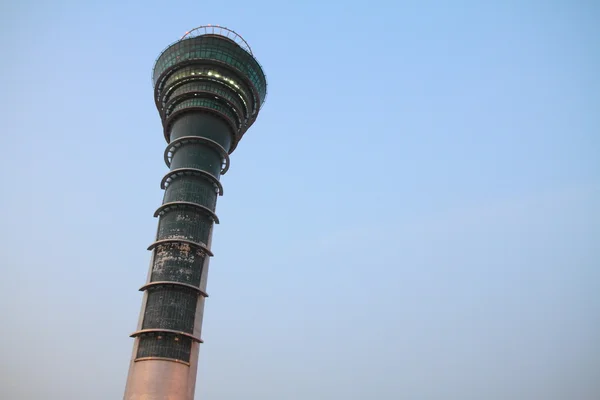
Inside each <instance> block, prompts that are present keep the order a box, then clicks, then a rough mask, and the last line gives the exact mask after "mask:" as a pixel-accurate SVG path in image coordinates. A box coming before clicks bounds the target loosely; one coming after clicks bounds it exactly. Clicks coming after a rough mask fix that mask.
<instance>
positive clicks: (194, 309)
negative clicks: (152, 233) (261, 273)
mask: <svg viewBox="0 0 600 400" xmlns="http://www.w3.org/2000/svg"><path fill="white" fill-rule="evenodd" d="M152 80H153V85H154V100H155V102H156V107H157V108H158V112H159V113H160V117H161V120H162V125H163V132H164V136H165V140H166V141H167V148H166V149H165V153H164V161H165V163H166V164H167V167H168V168H169V172H167V174H166V175H165V176H164V177H163V178H162V181H161V182H160V186H161V188H162V189H164V191H165V192H164V198H163V203H162V205H161V206H160V207H158V209H157V210H156V212H155V213H154V216H155V217H158V230H157V233H156V240H155V241H154V243H152V244H151V245H150V246H149V247H148V250H150V251H151V252H152V257H151V262H150V271H149V273H148V278H147V280H146V283H145V284H144V285H143V286H142V287H141V288H140V290H141V291H143V292H144V297H143V301H142V310H141V312H140V318H139V322H138V327H137V330H136V331H135V332H133V333H132V334H131V337H133V338H135V342H134V345H133V355H132V358H131V364H130V367H129V375H128V378H127V385H126V388H125V396H124V399H125V400H167V399H168V400H192V399H193V398H194V389H195V384H196V374H197V368H198V354H199V347H200V343H202V339H201V332H202V315H203V311H204V300H205V299H206V297H208V294H207V293H206V277H207V274H208V264H209V259H210V257H212V256H213V253H212V252H211V250H210V247H211V237H212V229H213V225H214V224H215V223H216V224H218V223H219V218H218V217H217V215H216V214H215V206H216V202H217V197H218V196H220V195H223V186H222V185H221V183H220V177H221V175H223V174H225V173H226V172H227V170H228V169H229V165H230V162H229V156H230V154H231V153H232V152H233V150H234V149H235V148H236V146H237V145H238V143H239V141H240V139H241V138H242V136H243V135H244V133H245V132H246V131H247V130H248V128H250V126H251V125H252V124H253V123H254V121H255V120H256V118H257V116H258V113H259V110H260V108H261V106H262V104H263V102H264V100H265V96H266V93H267V82H266V78H265V74H264V73H263V70H262V67H261V66H260V64H259V63H258V61H257V60H256V59H255V58H254V56H253V54H252V50H251V48H250V46H249V45H248V43H247V42H246V41H245V40H244V39H243V38H242V37H241V36H240V35H238V34H237V33H235V32H234V31H232V30H230V29H227V28H224V27H220V26H214V25H212V26H211V25H208V26H201V27H198V28H195V29H193V30H191V31H189V32H187V33H186V34H185V35H183V37H182V38H181V39H180V40H178V41H177V42H175V43H173V44H171V45H170V46H169V47H167V48H166V49H165V50H164V51H163V52H162V53H161V54H160V56H159V57H158V59H157V60H156V64H155V65H154V70H153V74H152Z"/></svg>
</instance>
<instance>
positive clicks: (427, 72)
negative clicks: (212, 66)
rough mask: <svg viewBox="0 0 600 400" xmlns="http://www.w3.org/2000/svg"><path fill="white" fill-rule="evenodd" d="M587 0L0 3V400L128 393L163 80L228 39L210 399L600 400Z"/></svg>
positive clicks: (596, 115) (598, 107) (90, 398)
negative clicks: (198, 52) (230, 56)
mask: <svg viewBox="0 0 600 400" xmlns="http://www.w3.org/2000/svg"><path fill="white" fill-rule="evenodd" d="M598 21H600V6H599V4H598V3H597V2H594V1H591V0H589V1H567V0H564V1H544V2H542V1H539V2H533V1H502V2H501V1H496V2H491V1H489V2H481V1H470V2H468V1H452V2H450V1H447V2H443V1H437V2H434V1H413V2H403V1H364V2H356V1H329V2H327V1H323V2H320V1H314V0H307V1H302V2H292V3H290V2H281V1H261V0H258V1H252V2H247V1H244V2H242V1H237V0H232V1H231V2H223V1H216V2H198V1H194V2H192V1H160V2H157V1H143V2H142V1H127V0H123V1H111V0H109V1H98V2H91V1H87V2H83V1H52V2H50V1H38V2H33V1H26V0H23V1H5V2H2V5H0V45H1V46H2V47H1V48H2V54H3V55H2V62H1V63H0V79H1V80H2V90H0V105H1V109H0V118H1V121H2V130H1V131H2V138H3V156H2V157H1V159H0V160H1V161H0V162H1V163H2V165H0V167H1V168H0V174H1V179H2V182H3V189H4V190H3V191H2V195H1V196H0V206H1V210H2V224H1V225H0V226H1V228H0V233H1V240H0V252H1V254H2V261H1V267H2V278H1V279H0V300H2V307H0V321H1V322H0V327H1V336H2V338H1V340H0V368H1V369H0V376H1V384H0V398H3V399H11V400H12V399H15V400H16V399H19V400H20V399H27V400H29V399H36V400H37V399H40V400H42V399H43V400H47V399H62V400H70V399H74V400H75V399H77V400H80V399H86V400H107V399H119V398H121V396H122V394H123V389H124V385H125V378H126V374H127V368H128V362H129V358H130V355H131V349H132V345H133V340H132V339H130V338H129V337H128V335H129V333H130V332H132V331H133V330H134V329H135V327H136V323H137V318H138V313H139V309H140V304H141V298H142V296H141V293H140V292H138V291H137V289H138V287H140V286H141V285H142V284H143V283H144V280H145V278H146V273H147V269H148V264H149V261H150V254H149V252H147V251H146V250H145V249H146V246H147V245H148V244H149V243H150V242H151V241H152V240H153V236H154V234H155V231H156V223H157V221H156V220H155V219H154V218H152V214H153V212H154V210H155V209H156V208H157V207H158V206H159V205H160V202H161V200H162V191H161V190H160V188H159V182H160V179H161V178H162V176H163V174H164V173H165V172H166V171H167V168H166V166H165V165H164V163H163V161H162V153H163V149H164V147H165V143H164V139H163V136H162V130H161V125H160V120H159V117H158V113H157V111H156V109H155V106H154V103H153V100H152V86H151V82H150V72H151V69H152V66H153V63H154V61H155V58H156V57H157V56H158V54H159V53H160V51H161V50H162V49H163V48H164V47H166V46H167V45H168V44H170V43H171V42H173V41H175V40H177V39H178V38H179V37H180V36H181V35H182V34H183V33H184V32H185V31H187V30H188V29H190V28H193V27H195V26H198V25H203V24H209V23H210V24H221V25H225V26H227V27H230V28H232V29H234V30H236V31H238V32H240V33H241V34H242V35H243V36H244V37H245V38H246V39H247V40H248V41H249V42H250V44H251V45H252V47H253V49H254V52H255V55H256V56H257V57H258V59H259V60H260V62H261V63H262V65H263V66H264V68H265V71H266V73H267V77H268V80H269V95H268V98H267V102H266V105H265V107H264V108H263V110H262V112H261V116H260V117H259V119H258V121H257V122H256V124H255V125H254V126H253V127H252V128H251V130H250V131H249V132H248V133H247V135H246V136H245V138H244V140H243V141H242V143H241V144H240V146H239V147H238V149H237V150H236V151H235V153H234V154H233V157H232V167H231V169H230V171H229V173H228V174H227V175H226V176H224V177H223V179H222V182H223V184H224V187H225V196H223V197H221V198H220V199H219V203H218V205H217V212H218V215H219V217H220V219H221V225H218V226H217V228H216V229H215V234H214V237H213V251H214V253H215V257H214V258H213V260H212V263H211V270H210V276H209V280H208V282H209V283H208V291H209V293H210V295H211V296H210V298H209V299H208V301H207V303H206V313H205V320H204V329H203V338H204V340H205V344H204V345H203V346H202V349H201V358H200V367H199V376H198V385H197V395H196V397H197V398H198V399H209V400H237V399H241V398H244V399H261V400H281V399H286V400H305V399H315V400H338V399H356V400H364V399H377V400H397V399H411V400H438V399H439V400H455V399H456V400H471V399H472V400H481V399H485V400H507V399H510V400H534V399H535V400H537V399H541V400H596V399H598V398H599V396H600V341H599V338H600V268H599V266H600V207H599V204H600V156H599V152H600V136H599V134H600V75H599V74H598V71H600V39H599V38H600V24H599V23H598Z"/></svg>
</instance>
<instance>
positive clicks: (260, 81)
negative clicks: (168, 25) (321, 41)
mask: <svg viewBox="0 0 600 400" xmlns="http://www.w3.org/2000/svg"><path fill="white" fill-rule="evenodd" d="M199 59H201V60H215V61H219V62H222V63H225V64H227V65H228V66H230V67H232V68H234V69H236V70H238V71H240V72H241V73H242V74H243V75H244V76H247V77H248V78H249V79H250V81H251V82H252V84H253V85H254V87H255V88H256V90H257V92H258V94H259V101H260V103H262V102H263V101H264V99H265V97H266V94H267V82H266V79H265V76H264V73H263V72H262V68H261V67H260V65H259V64H258V62H257V61H256V60H255V59H254V57H252V56H251V55H250V54H248V53H247V52H246V51H245V50H243V49H242V48H240V47H239V46H238V45H237V44H235V43H234V42H231V41H229V40H227V39H224V38H217V37H211V36H200V37H195V38H191V39H184V40H181V41H179V42H177V43H175V44H173V45H172V46H170V47H169V48H168V49H167V50H165V51H164V52H163V53H162V54H161V55H160V57H159V58H158V60H157V61H156V65H155V67H154V72H153V77H154V84H156V83H157V82H158V78H159V77H160V76H161V75H162V73H163V72H165V71H166V70H167V69H168V68H170V67H172V66H173V65H175V64H178V63H182V62H186V61H192V60H199Z"/></svg>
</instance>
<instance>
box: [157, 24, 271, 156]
mask: <svg viewBox="0 0 600 400" xmlns="http://www.w3.org/2000/svg"><path fill="white" fill-rule="evenodd" d="M152 80H153V84H154V99H155V102H156V107H157V108H158V111H159V113H160V116H161V119H162V123H163V128H164V134H165V139H166V140H167V142H169V141H170V129H171V126H172V124H173V122H175V120H177V118H178V117H179V116H181V115H183V114H185V113H189V112H205V113H209V114H212V115H213V116H217V117H218V118H220V119H222V120H224V121H225V122H226V123H227V126H228V127H229V129H230V130H231V134H232V140H231V147H230V148H229V149H228V152H229V153H231V152H233V150H234V149H235V147H236V146H237V143H238V142H239V140H240V139H241V138H242V136H243V135H244V133H245V132H246V130H248V128H249V127H250V126H251V125H252V124H253V123H254V121H255V120H256V117H257V116H258V112H259V110H260V108H261V106H262V104H263V102H264V100H265V97H266V95H267V80H266V77H265V74H264V72H263V69H262V67H261V66H260V64H259V63H258V61H257V60H256V58H254V56H253V54H252V50H251V48H250V46H249V45H248V43H247V42H246V41H245V40H244V39H243V38H242V37H241V36H240V35H238V34H237V33H235V32H234V31H232V30H230V29H227V28H224V27H221V26H215V25H207V26H200V27H198V28H195V29H193V30H191V31H189V32H187V33H186V34H185V35H184V36H183V37H182V38H181V39H180V40H178V41H177V42H175V43H173V44H171V45H170V46H169V47H167V48H166V49H165V50H164V51H163V52H162V53H161V54H160V56H159V57H158V59H157V60H156V64H155V65H154V70H153V73H152Z"/></svg>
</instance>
